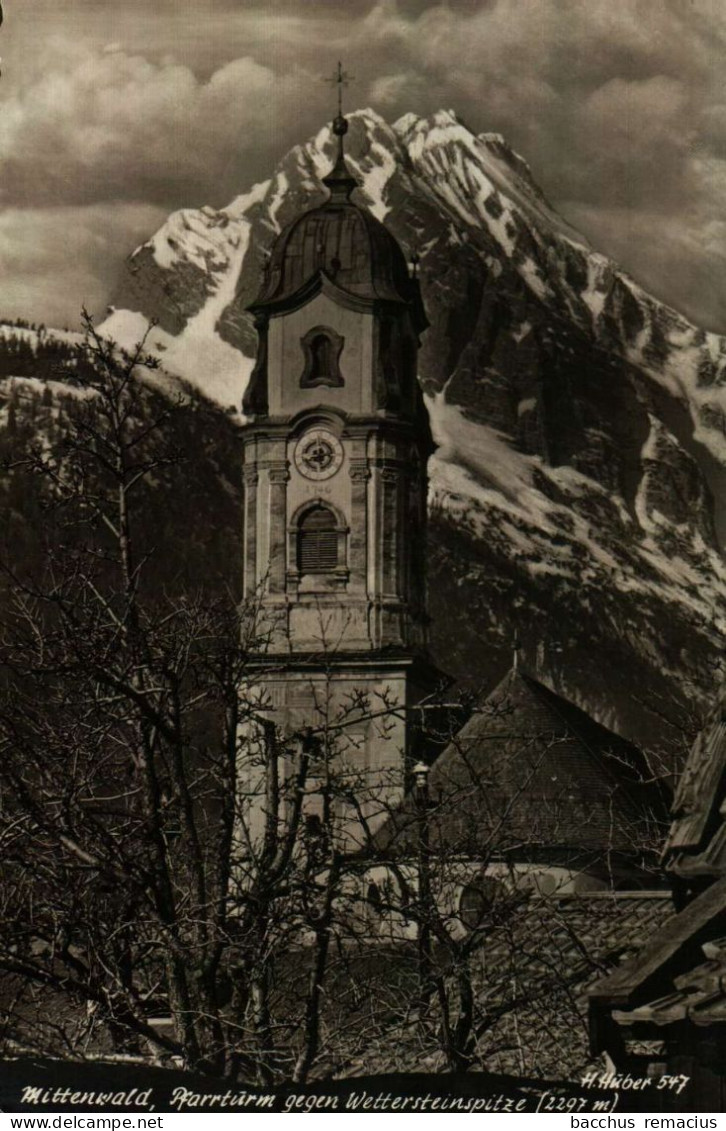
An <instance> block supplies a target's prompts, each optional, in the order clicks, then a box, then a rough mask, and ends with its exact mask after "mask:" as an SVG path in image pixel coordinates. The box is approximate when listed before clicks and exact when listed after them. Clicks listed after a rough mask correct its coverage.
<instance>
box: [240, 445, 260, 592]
mask: <svg viewBox="0 0 726 1131" xmlns="http://www.w3.org/2000/svg"><path fill="white" fill-rule="evenodd" d="M242 475H243V480H244V569H243V573H244V576H243V579H242V580H243V584H244V595H245V597H251V596H252V595H253V594H254V591H255V589H256V587H257V484H258V481H259V475H258V472H257V468H256V467H245V468H244V470H243V472H242Z"/></svg>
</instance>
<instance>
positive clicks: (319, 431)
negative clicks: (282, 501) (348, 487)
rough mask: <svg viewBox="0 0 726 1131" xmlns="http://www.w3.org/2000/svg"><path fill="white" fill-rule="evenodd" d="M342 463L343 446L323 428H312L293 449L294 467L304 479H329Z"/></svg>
mask: <svg viewBox="0 0 726 1131" xmlns="http://www.w3.org/2000/svg"><path fill="white" fill-rule="evenodd" d="M342 462H343V445H342V444H341V442H340V440H339V439H338V437H337V436H334V435H333V433H332V432H328V431H327V429H325V428H312V429H311V430H310V431H309V432H306V433H305V435H304V436H301V437H300V439H299V440H298V444H297V447H296V448H295V467H296V468H297V469H298V471H299V472H300V474H301V475H304V476H305V478H306V479H330V477H331V476H332V475H335V473H336V471H337V470H338V468H339V467H340V465H341V464H342Z"/></svg>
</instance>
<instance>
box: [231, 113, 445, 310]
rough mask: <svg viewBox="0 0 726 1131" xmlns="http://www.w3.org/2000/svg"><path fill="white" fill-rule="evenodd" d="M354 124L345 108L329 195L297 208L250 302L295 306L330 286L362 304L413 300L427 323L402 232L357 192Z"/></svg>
mask: <svg viewBox="0 0 726 1131" xmlns="http://www.w3.org/2000/svg"><path fill="white" fill-rule="evenodd" d="M347 132H348V122H347V121H346V119H345V118H344V117H343V116H342V115H338V117H337V118H336V119H335V121H334V122H333V133H334V134H335V136H336V138H337V139H338V152H337V156H336V160H335V162H334V164H333V167H332V169H331V170H330V172H329V173H328V174H327V175H326V176H325V177H323V184H324V185H325V187H326V189H327V190H328V194H329V195H328V199H327V200H326V201H325V202H324V203H323V204H321V205H320V206H319V207H317V208H311V209H309V210H308V211H307V212H304V213H302V214H301V215H300V216H297V217H296V218H295V219H294V220H293V221H292V223H290V224H288V225H287V227H286V228H284V229H283V231H282V232H281V233H280V235H279V236H278V237H277V240H276V241H275V244H274V246H273V248H272V252H271V255H270V259H269V262H268V264H267V269H266V272H265V278H264V281H263V284H262V287H261V290H260V293H259V295H258V296H257V298H256V300H255V301H254V302H253V303H252V304H251V305H250V307H249V309H250V310H251V311H252V312H253V313H254V314H260V315H264V314H273V313H276V312H278V311H279V312H283V311H284V310H286V309H288V310H289V309H295V308H296V307H298V306H300V305H301V304H302V303H303V302H306V301H307V300H308V299H309V298H312V297H313V296H314V294H316V293H317V291H318V290H321V289H323V287H325V289H326V290H328V291H329V292H331V293H332V294H333V296H334V297H336V298H337V299H338V301H340V302H342V303H343V304H348V303H349V304H351V305H354V306H356V307H360V308H365V307H366V306H368V305H369V304H371V303H376V304H378V303H381V302H383V303H396V304H404V305H411V306H412V307H413V309H414V317H415V320H416V326H417V329H418V330H422V329H424V328H425V326H426V325H427V323H426V318H425V315H424V312H423V307H422V305H421V299H420V294H419V288H418V283H417V282H416V281H415V280H413V279H411V278H410V277H409V272H408V267H407V264H406V260H405V257H404V254H403V252H402V250H401V248H400V246H399V244H398V242H397V240H396V239H395V237H394V236H393V235H392V234H391V233H390V232H389V231H388V229H387V228H386V227H385V226H384V225H383V224H381V223H380V221H378V220H376V218H375V217H374V216H372V215H371V213H370V212H368V211H367V209H365V208H362V207H360V206H359V205H357V204H356V203H355V202H354V201H352V200H351V195H352V193H353V191H354V190H355V189H356V188H357V187H358V182H357V180H356V178H355V177H354V176H353V174H352V173H351V171H350V168H349V166H348V164H347V162H346V159H345V153H344V148H343V139H344V137H345V135H346V133H347ZM346 300H347V302H346Z"/></svg>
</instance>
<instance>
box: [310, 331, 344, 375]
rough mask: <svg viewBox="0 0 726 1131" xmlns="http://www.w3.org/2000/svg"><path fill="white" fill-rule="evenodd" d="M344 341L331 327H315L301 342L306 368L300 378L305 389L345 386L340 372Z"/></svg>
mask: <svg viewBox="0 0 726 1131" xmlns="http://www.w3.org/2000/svg"><path fill="white" fill-rule="evenodd" d="M343 344H344V339H343V338H342V337H341V336H340V334H336V332H335V330H331V329H330V327H329V326H313V328H312V330H308V332H307V334H306V335H305V337H304V338H303V339H302V341H301V345H302V348H303V353H304V354H305V366H304V368H303V374H302V377H301V378H300V387H301V388H303V389H312V388H316V387H317V386H319V385H328V386H330V387H332V388H336V387H340V386H341V385H343V384H344V381H343V375H342V374H341V372H340V355H341V353H342V352H343Z"/></svg>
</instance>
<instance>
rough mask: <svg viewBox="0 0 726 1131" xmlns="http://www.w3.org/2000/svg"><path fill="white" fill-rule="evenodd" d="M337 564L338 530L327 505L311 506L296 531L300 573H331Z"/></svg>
mask: <svg viewBox="0 0 726 1131" xmlns="http://www.w3.org/2000/svg"><path fill="white" fill-rule="evenodd" d="M337 565H338V530H337V527H336V522H335V515H334V514H333V513H332V511H329V510H328V508H327V507H313V509H312V510H309V511H308V512H307V514H306V515H304V517H303V519H302V521H301V523H300V528H299V533H298V562H297V566H298V569H299V571H300V573H332V571H333V570H334V569H335V568H336V567H337Z"/></svg>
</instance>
